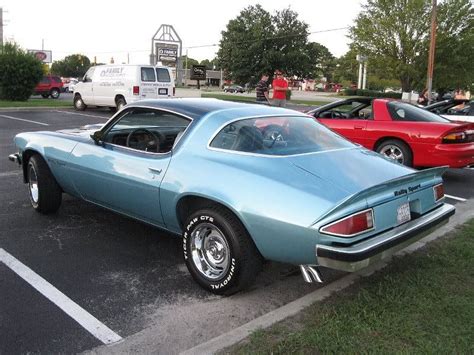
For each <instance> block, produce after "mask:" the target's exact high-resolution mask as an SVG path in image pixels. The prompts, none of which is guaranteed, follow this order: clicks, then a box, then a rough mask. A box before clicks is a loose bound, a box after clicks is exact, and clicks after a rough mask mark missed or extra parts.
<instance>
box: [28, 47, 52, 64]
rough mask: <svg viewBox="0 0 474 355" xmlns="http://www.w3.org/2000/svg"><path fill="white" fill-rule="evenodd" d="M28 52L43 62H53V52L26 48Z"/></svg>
mask: <svg viewBox="0 0 474 355" xmlns="http://www.w3.org/2000/svg"><path fill="white" fill-rule="evenodd" d="M28 53H31V54H33V55H34V56H35V57H36V59H38V60H40V61H41V62H43V63H52V62H53V52H52V51H47V50H40V49H28Z"/></svg>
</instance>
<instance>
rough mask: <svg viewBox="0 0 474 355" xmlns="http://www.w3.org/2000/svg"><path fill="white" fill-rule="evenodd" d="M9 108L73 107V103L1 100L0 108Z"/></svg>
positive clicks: (38, 100) (51, 100) (49, 100)
mask: <svg viewBox="0 0 474 355" xmlns="http://www.w3.org/2000/svg"><path fill="white" fill-rule="evenodd" d="M9 107H72V101H65V100H54V99H29V100H28V101H6V100H0V108H9Z"/></svg>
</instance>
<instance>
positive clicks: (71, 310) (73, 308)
mask: <svg viewBox="0 0 474 355" xmlns="http://www.w3.org/2000/svg"><path fill="white" fill-rule="evenodd" d="M0 262H3V263H4V264H5V265H6V266H8V267H9V268H10V269H11V270H12V271H13V272H15V273H16V274H17V275H18V276H20V277H21V278H22V279H23V280H25V281H26V282H28V283H29V284H30V285H31V286H33V287H34V288H35V289H36V290H37V291H39V292H40V293H41V294H42V295H43V296H45V297H46V298H47V299H49V300H50V301H51V302H53V303H54V304H55V305H56V306H58V307H59V308H61V309H62V310H63V311H64V312H65V313H66V314H67V315H68V316H70V317H71V318H72V319H74V320H75V321H76V322H77V323H79V324H80V325H81V326H82V327H83V328H84V329H86V330H87V331H88V332H89V333H91V334H92V335H93V336H94V337H96V338H97V339H99V340H100V341H101V342H102V343H104V344H112V343H115V342H118V341H120V340H122V337H121V336H120V335H118V334H116V333H115V332H114V331H112V330H111V329H109V328H108V327H107V326H106V325H105V324H103V323H101V322H100V321H99V320H98V319H96V318H95V317H94V316H93V315H91V314H90V313H89V312H87V311H86V310H85V309H83V308H81V307H80V306H79V305H78V304H76V303H75V302H74V301H73V300H71V299H70V298H69V297H67V296H66V295H65V294H64V293H62V292H61V291H59V290H58V289H57V288H56V287H54V286H53V285H51V284H50V283H49V282H48V281H46V280H45V279H43V278H42V277H41V276H40V275H38V274H37V273H35V272H34V271H33V270H31V269H30V268H29V267H28V266H26V265H24V264H23V263H21V262H20V261H19V260H18V259H16V258H15V257H14V256H12V255H10V254H9V253H8V252H6V251H5V250H4V249H2V248H0Z"/></svg>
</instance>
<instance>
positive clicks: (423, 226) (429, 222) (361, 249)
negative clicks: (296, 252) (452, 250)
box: [316, 204, 455, 272]
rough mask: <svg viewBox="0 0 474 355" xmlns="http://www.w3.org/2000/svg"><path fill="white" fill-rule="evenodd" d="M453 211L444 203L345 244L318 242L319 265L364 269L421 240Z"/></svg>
mask: <svg viewBox="0 0 474 355" xmlns="http://www.w3.org/2000/svg"><path fill="white" fill-rule="evenodd" d="M454 212H455V208H454V206H451V205H449V204H444V205H442V206H441V207H439V208H437V209H435V210H434V211H431V212H429V213H427V214H425V215H424V216H423V217H420V218H418V219H416V220H413V221H411V222H408V223H405V224H403V225H401V226H398V227H396V228H394V229H392V230H390V231H388V232H385V233H383V234H381V235H378V236H376V237H374V238H371V239H369V240H365V241H362V242H360V243H357V244H354V245H351V246H348V247H344V246H329V245H321V244H317V245H316V257H317V262H318V265H320V266H325V267H328V268H331V269H336V270H343V271H348V272H354V271H357V270H360V269H363V268H365V267H367V266H369V265H371V264H373V263H375V262H377V261H379V260H381V259H384V258H386V257H388V256H390V255H392V254H394V253H396V252H397V251H399V250H401V249H403V248H405V247H407V246H408V245H410V244H413V243H414V242H416V241H417V240H420V239H421V238H423V237H424V236H426V235H427V234H429V233H430V232H431V231H433V230H434V229H435V228H437V227H438V226H439V225H441V224H443V223H447V222H448V220H449V217H451V216H452V215H453V214H454Z"/></svg>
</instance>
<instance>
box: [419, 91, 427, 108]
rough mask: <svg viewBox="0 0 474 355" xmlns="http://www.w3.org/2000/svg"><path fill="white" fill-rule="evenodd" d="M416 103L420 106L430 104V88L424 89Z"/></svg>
mask: <svg viewBox="0 0 474 355" xmlns="http://www.w3.org/2000/svg"><path fill="white" fill-rule="evenodd" d="M416 103H417V104H418V105H420V106H426V105H428V89H424V90H423V91H422V92H421V94H420V96H418V100H417V101H416Z"/></svg>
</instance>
